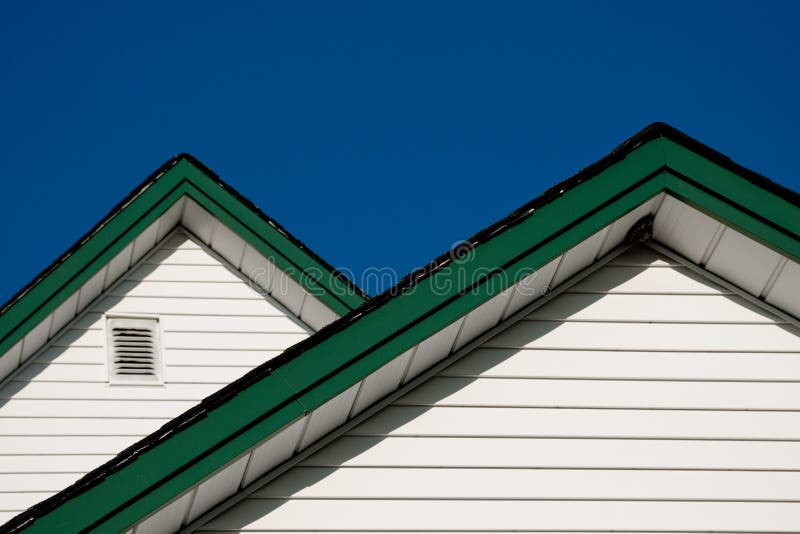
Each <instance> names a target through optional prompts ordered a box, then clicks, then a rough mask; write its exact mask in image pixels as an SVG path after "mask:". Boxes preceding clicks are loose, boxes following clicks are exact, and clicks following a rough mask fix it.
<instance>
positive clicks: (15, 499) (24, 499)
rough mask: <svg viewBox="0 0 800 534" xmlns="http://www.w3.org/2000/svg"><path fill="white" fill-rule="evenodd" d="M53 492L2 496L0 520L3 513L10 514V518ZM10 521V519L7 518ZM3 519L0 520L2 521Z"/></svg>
mask: <svg viewBox="0 0 800 534" xmlns="http://www.w3.org/2000/svg"><path fill="white" fill-rule="evenodd" d="M53 493H55V492H53V491H40V492H33V491H31V492H25V493H7V494H5V495H3V498H2V500H0V502H2V504H0V507H2V509H0V518H2V517H4V513H6V512H10V516H14V515H16V514H18V513H19V510H25V509H27V508H30V507H31V506H33V505H34V504H36V503H38V502H40V501H43V500H45V499H46V498H48V497H50V496H51V495H53ZM8 519H11V517H8ZM2 520H3V519H0V521H2Z"/></svg>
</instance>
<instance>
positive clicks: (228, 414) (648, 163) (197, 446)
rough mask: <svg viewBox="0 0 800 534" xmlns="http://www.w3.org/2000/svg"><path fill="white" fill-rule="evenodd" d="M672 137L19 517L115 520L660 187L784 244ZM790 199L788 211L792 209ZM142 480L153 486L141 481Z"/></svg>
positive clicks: (763, 201)
mask: <svg viewBox="0 0 800 534" xmlns="http://www.w3.org/2000/svg"><path fill="white" fill-rule="evenodd" d="M672 144H673V142H672V141H670V140H668V139H666V138H664V137H658V138H656V139H653V140H651V141H648V142H647V143H645V144H642V145H641V146H638V147H637V148H635V149H633V150H632V151H631V152H630V153H628V154H627V155H626V156H625V157H624V158H622V159H620V160H619V161H617V162H616V163H613V164H612V165H610V166H609V167H607V168H605V169H603V170H601V171H600V172H598V173H597V174H596V175H594V176H593V177H591V179H587V180H585V181H583V182H582V183H580V184H578V185H576V186H574V187H573V188H572V189H569V190H567V191H565V192H563V194H562V195H561V196H559V197H558V198H555V199H554V200H552V201H551V202H549V203H547V204H545V205H544V206H542V207H540V208H539V209H537V210H536V211H535V212H534V213H533V214H532V215H531V216H530V217H528V218H527V219H524V220H523V221H521V222H520V223H518V224H516V225H514V226H512V227H510V228H507V229H506V230H505V231H503V232H502V233H498V234H497V235H496V236H494V237H493V238H492V239H491V240H489V241H486V242H485V243H482V244H480V245H479V246H477V247H476V249H475V250H474V254H473V255H471V256H470V258H469V260H468V261H466V262H464V263H458V264H454V263H451V264H450V265H447V266H445V267H442V268H440V269H438V270H435V271H434V272H433V273H432V274H431V275H430V276H428V277H425V278H422V279H421V280H420V281H418V282H417V283H416V284H414V285H412V286H410V287H409V289H408V290H407V291H406V292H404V293H401V294H400V295H398V296H396V297H392V298H389V299H387V300H385V301H384V302H382V304H381V305H380V306H378V307H376V308H375V309H374V310H372V311H369V312H367V313H364V314H363V315H361V316H360V317H358V318H357V319H355V320H352V322H350V324H348V326H346V327H345V328H343V329H342V330H339V331H338V332H335V333H333V334H332V335H329V336H323V337H320V341H319V342H318V343H316V344H310V345H309V346H308V347H307V348H305V347H304V350H303V351H302V352H299V353H297V354H292V358H290V359H287V360H285V361H284V362H283V363H281V364H280V365H279V366H277V367H276V368H275V369H272V370H271V371H270V372H269V374H268V375H266V376H265V377H262V378H260V379H258V380H257V381H255V382H253V383H252V384H248V385H247V386H246V387H244V389H242V390H241V391H240V392H239V393H237V394H236V395H235V396H232V397H231V398H230V399H229V400H227V401H226V402H225V403H223V404H221V405H220V406H218V407H217V408H215V409H213V410H212V411H210V412H208V414H207V416H206V417H205V418H203V419H200V420H198V421H196V422H194V423H193V424H191V425H189V426H187V427H186V428H185V430H182V431H179V432H177V433H175V434H174V435H173V436H172V437H171V438H170V439H168V440H166V441H163V442H161V443H159V444H158V445H156V446H155V447H153V448H151V449H149V450H147V451H146V452H144V453H143V454H141V455H140V456H139V457H138V458H136V459H135V460H134V461H131V462H130V463H128V464H127V465H125V466H124V467H122V468H121V469H120V470H119V471H117V472H116V473H114V474H112V475H110V476H108V477H107V478H106V479H105V480H103V481H100V482H98V483H97V485H95V486H93V487H91V488H89V489H87V490H86V491H85V492H84V493H82V494H79V495H77V496H75V497H73V498H72V499H70V500H67V501H66V502H64V503H62V504H61V505H60V506H59V507H57V508H55V509H54V510H52V511H50V512H49V513H48V514H46V515H44V516H43V517H41V518H39V519H37V520H36V521H35V522H34V523H32V525H31V526H30V528H31V529H32V531H34V532H49V531H52V530H53V529H61V530H69V531H73V530H74V531H80V530H82V529H87V528H89V527H92V529H93V530H96V531H98V532H101V531H102V532H105V531H119V530H124V529H125V528H127V527H129V526H130V525H132V524H134V523H136V522H137V521H139V520H140V519H142V518H144V517H145V516H147V515H148V514H149V513H152V512H153V511H155V510H156V509H158V508H159V507H160V506H162V505H164V504H165V503H167V502H169V501H170V500H171V499H173V498H175V497H176V496H178V495H180V494H181V493H182V492H184V491H186V490H188V489H189V488H191V487H192V486H194V485H195V484H197V483H199V482H200V481H201V480H202V479H203V478H205V477H207V476H208V475H210V474H212V473H213V472H214V471H216V470H217V469H219V468H220V467H222V466H224V465H225V464H226V463H228V462H230V461H232V460H233V459H235V458H236V457H238V456H240V455H241V454H244V453H245V452H247V450H248V449H249V448H251V447H253V446H254V445H255V444H257V443H259V442H260V441H262V440H264V439H266V438H267V437H268V436H270V435H271V434H272V433H274V432H275V431H277V430H278V429H280V428H283V427H284V426H285V425H286V424H288V423H289V422H291V421H292V420H296V419H297V418H299V417H301V416H302V415H303V414H306V413H309V412H310V411H312V410H314V409H315V408H317V407H319V406H321V405H322V404H323V403H324V402H326V401H328V400H330V399H331V398H333V397H334V396H335V395H337V394H339V393H341V392H342V391H344V390H346V389H347V388H349V387H351V386H353V385H354V384H356V383H358V382H359V381H360V380H363V379H364V378H365V377H366V376H368V375H369V374H370V373H372V372H373V371H375V370H377V369H378V368H380V367H381V366H382V365H385V364H386V363H388V362H389V361H391V360H392V359H393V358H395V357H397V356H398V355H399V354H401V353H403V352H404V351H406V350H408V349H409V348H410V347H413V346H414V345H416V344H418V343H419V342H421V341H422V340H424V339H426V338H427V337H429V336H430V335H432V334H433V333H435V332H437V331H439V330H441V329H442V328H444V327H445V326H447V325H448V324H450V323H452V322H453V321H455V320H457V319H458V318H460V317H462V316H463V315H464V314H466V313H468V312H469V311H471V310H473V309H475V308H476V307H478V306H479V305H481V304H482V303H484V302H486V300H488V299H489V298H491V297H492V296H494V295H496V294H497V293H499V292H500V291H502V290H503V289H505V287H506V286H507V285H509V284H510V283H513V282H514V281H516V280H517V279H518V278H519V276H522V274H526V273H528V272H530V269H537V268H540V267H541V266H543V265H545V264H546V263H547V262H549V261H550V260H552V259H553V258H555V257H557V256H559V255H561V254H563V253H564V252H565V251H566V250H569V249H570V248H572V247H573V246H575V245H577V244H578V243H580V242H581V241H583V240H584V239H586V238H587V237H589V236H591V235H592V234H594V233H595V232H597V231H599V230H601V229H602V228H603V227H605V226H606V225H608V224H610V223H611V222H613V221H614V220H616V219H617V218H619V217H621V216H622V215H624V214H625V213H628V212H629V211H631V210H633V209H635V208H636V207H637V206H639V205H641V204H642V203H643V202H646V201H647V200H648V199H650V198H652V197H654V196H655V195H657V194H659V193H661V192H664V191H666V192H669V193H670V194H674V195H676V196H679V197H680V198H685V199H688V200H689V201H691V202H692V204H693V205H696V206H698V207H700V208H701V209H703V210H704V211H706V212H708V213H712V214H714V216H716V217H717V218H719V219H720V220H723V221H724V222H726V223H728V222H730V223H731V224H733V223H734V222H735V223H736V226H737V227H741V228H745V227H746V228H748V229H749V231H750V232H752V233H753V234H754V235H755V236H757V237H758V238H759V240H762V241H766V242H769V243H771V245H772V246H773V247H776V248H780V249H781V250H784V247H786V249H795V250H796V248H797V245H798V243H796V242H795V243H794V244H792V243H788V242H787V243H778V242H775V239H776V236H775V235H773V233H770V232H767V231H766V230H765V228H763V227H768V228H772V226H770V225H769V224H767V223H764V222H763V221H759V220H755V219H753V217H750V216H749V215H748V216H747V217H745V216H743V215H742V212H741V211H740V210H732V208H731V206H735V205H738V202H740V201H742V200H743V199H745V198H748V197H747V195H749V194H750V193H752V191H751V186H753V184H752V183H751V182H748V181H747V180H745V179H744V178H742V177H740V176H737V175H735V174H732V175H731V174H730V173H729V171H727V170H726V169H724V168H722V167H720V166H718V165H717V166H714V165H710V166H709V165H705V164H704V166H703V167H702V173H701V174H694V173H695V172H699V171H698V169H699V167H695V168H689V167H687V165H688V163H687V162H689V163H691V164H693V165H695V166H696V165H698V162H696V161H695V162H692V161H691V160H692V158H689V157H688V156H686V155H685V154H680V152H679V151H677V150H676V149H675V147H674V146H671V145H672ZM679 148H681V147H679ZM701 163H702V162H701ZM673 165H675V169H677V170H675V169H673ZM686 172H691V173H692V174H686ZM682 173H683V174H685V175H686V176H692V179H693V180H695V181H696V182H697V183H699V184H700V185H702V186H704V187H709V188H710V187H715V188H717V189H715V191H716V192H717V193H718V195H719V196H721V197H723V198H719V197H717V196H714V195H709V194H708V193H706V192H704V191H702V190H701V189H699V188H698V187H695V186H693V185H691V184H688V182H687V181H686V180H684V179H682V178H681V177H680V175H681V174H682ZM723 182H724V184H723ZM775 198H777V197H776V196H775V195H774V194H772V193H770V194H768V195H767V194H760V196H759V197H758V203H757V205H756V204H753V203H752V200H751V201H750V203H749V204H747V205H749V206H750V207H751V208H753V207H754V206H755V207H757V208H758V210H759V215H761V216H762V218H763V219H764V220H767V221H768V222H769V221H771V222H773V223H775V224H778V222H781V223H783V222H787V220H786V217H785V216H786V215H787V214H788V210H785V209H784V207H783V206H778V207H775V205H774V199H775ZM793 209H794V212H795V217H796V216H797V214H798V212H800V210H799V209H798V208H797V207H793ZM750 219H753V220H750ZM756 223H758V224H760V225H761V226H763V227H759V226H758V225H757V224H756ZM772 231H773V232H774V229H773V230H772ZM500 271H502V272H503V273H505V274H506V283H505V284H499V285H498V284H489V283H487V282H488V280H492V279H493V278H492V277H489V278H481V277H479V276H478V277H477V280H479V281H481V280H482V283H477V284H475V285H474V287H473V285H472V284H469V283H468V281H470V280H473V277H476V276H477V275H478V274H479V273H487V272H491V273H495V275H494V276H499V275H500ZM312 339H313V338H312ZM290 351H291V349H290ZM235 384H236V383H234V385H235ZM232 386H233V385H232ZM229 387H231V386H229ZM184 466H186V467H184ZM153 484H157V486H156V487H154V488H151V485H153ZM131 499H133V500H132V501H131V502H129V503H127V504H126V501H128V500H131Z"/></svg>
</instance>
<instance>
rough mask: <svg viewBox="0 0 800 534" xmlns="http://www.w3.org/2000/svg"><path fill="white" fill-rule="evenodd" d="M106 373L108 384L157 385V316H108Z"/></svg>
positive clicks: (159, 364) (159, 380) (159, 375)
mask: <svg viewBox="0 0 800 534" xmlns="http://www.w3.org/2000/svg"><path fill="white" fill-rule="evenodd" d="M106 332H107V338H108V376H109V382H111V383H112V384H161V383H162V382H163V380H162V362H161V339H160V337H161V336H160V335H159V328H158V319H154V318H138V317H136V318H133V317H109V318H108V320H107V322H106Z"/></svg>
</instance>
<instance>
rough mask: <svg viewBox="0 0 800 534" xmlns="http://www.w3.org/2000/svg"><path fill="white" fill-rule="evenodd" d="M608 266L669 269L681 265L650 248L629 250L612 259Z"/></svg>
mask: <svg viewBox="0 0 800 534" xmlns="http://www.w3.org/2000/svg"><path fill="white" fill-rule="evenodd" d="M608 265H619V266H626V267H669V266H678V267H679V266H680V263H678V262H677V261H675V260H673V259H672V258H668V257H667V256H664V255H662V254H658V253H657V252H656V251H654V250H653V249H651V248H649V247H633V248H629V249H628V250H626V251H625V252H623V253H622V254H620V255H619V256H617V257H615V258H613V259H611V260H610V261H609V262H608Z"/></svg>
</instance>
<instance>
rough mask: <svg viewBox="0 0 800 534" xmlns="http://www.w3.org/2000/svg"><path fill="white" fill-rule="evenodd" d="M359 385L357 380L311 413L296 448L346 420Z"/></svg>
mask: <svg viewBox="0 0 800 534" xmlns="http://www.w3.org/2000/svg"><path fill="white" fill-rule="evenodd" d="M360 385H361V383H360V382H359V383H358V384H355V385H354V386H351V387H349V388H348V389H346V390H344V391H343V392H341V393H339V394H338V395H337V396H335V397H334V398H332V399H331V400H329V401H328V402H326V403H325V404H323V405H322V406H320V407H319V408H317V409H316V410H314V411H313V412H312V413H311V420H310V421H309V423H308V428H306V431H305V434H304V435H303V440H302V441H301V442H300V445H299V448H298V450H302V449H305V448H306V447H308V446H309V445H311V444H312V443H314V442H315V441H317V440H318V439H319V438H321V437H322V436H324V435H325V434H327V433H328V432H330V431H331V430H333V429H334V428H336V427H337V426H339V425H341V424H342V423H344V422H345V421H347V418H348V417H349V415H350V410H351V409H352V407H353V401H355V399H356V393H357V392H358V388H359V386H360Z"/></svg>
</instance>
